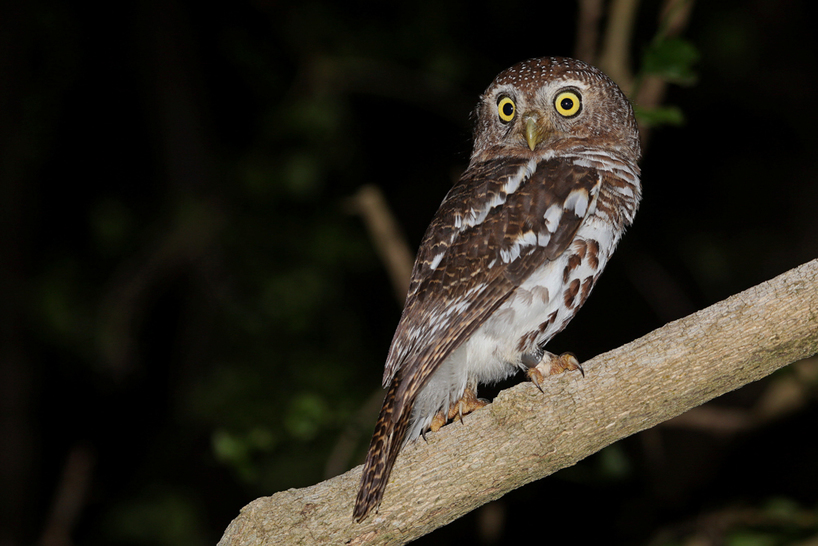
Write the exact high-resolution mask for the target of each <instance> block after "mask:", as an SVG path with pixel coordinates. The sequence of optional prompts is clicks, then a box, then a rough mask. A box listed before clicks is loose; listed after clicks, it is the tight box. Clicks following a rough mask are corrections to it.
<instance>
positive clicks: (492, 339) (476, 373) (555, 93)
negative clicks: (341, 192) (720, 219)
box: [353, 57, 641, 521]
mask: <svg viewBox="0 0 818 546" xmlns="http://www.w3.org/2000/svg"><path fill="white" fill-rule="evenodd" d="M476 113H477V124H476V128H475V143H474V150H473V152H472V155H471V161H470V163H469V166H468V168H467V170H466V172H465V173H463V175H462V176H461V178H460V180H459V181H458V182H457V183H456V184H455V186H454V187H453V188H452V189H451V190H450V191H449V193H448V195H446V198H445V199H444V200H443V203H442V204H441V206H440V209H439V210H438V211H437V213H436V214H435V217H434V218H433V219H432V223H431V225H430V226H429V228H428V229H427V231H426V234H425V236H424V238H423V241H422V243H421V246H420V250H419V251H418V256H417V260H416V262H415V266H414V269H413V271H412V280H411V284H410V287H409V294H408V296H407V299H406V304H405V307H404V310H403V315H402V317H401V320H400V323H399V324H398V327H397V330H396V332H395V336H394V338H393V340H392V345H391V348H390V350H389V355H388V357H387V360H386V369H385V372H384V376H383V384H384V386H385V387H388V391H387V394H386V398H385V400H384V404H383V408H382V410H381V414H380V416H379V418H378V422H377V424H376V427H375V433H374V435H373V438H372V442H371V444H370V447H369V453H368V454H367V458H366V462H365V465H364V470H363V476H362V478H361V488H360V490H359V492H358V497H357V500H356V503H355V509H354V512H353V517H354V518H355V519H356V520H358V521H360V520H361V519H363V518H365V517H366V516H367V515H368V514H369V512H370V511H371V510H373V509H374V508H376V507H377V506H378V505H379V504H380V501H381V498H382V497H383V492H384V489H385V488H386V483H387V481H388V479H389V474H390V472H391V469H392V466H393V465H394V462H395V459H396V457H397V454H398V452H399V450H400V449H401V448H402V447H403V445H404V444H405V443H406V442H407V441H409V440H412V439H414V438H417V437H418V436H419V435H420V434H421V433H423V432H424V431H425V430H427V429H428V428H429V427H430V425H431V424H432V421H433V419H434V418H435V415H439V414H441V412H442V414H443V415H444V416H445V415H447V414H450V409H451V408H453V407H456V404H458V402H459V401H460V400H461V398H463V397H464V394H466V393H474V392H476V389H477V385H478V384H480V383H492V382H496V381H499V380H502V379H504V378H506V377H508V376H510V375H511V374H513V373H515V372H516V371H518V370H529V369H531V368H532V367H533V366H536V365H537V364H538V363H542V362H544V361H545V360H546V359H547V356H546V355H548V353H545V351H544V346H545V344H546V343H547V342H548V341H549V340H550V339H551V337H552V336H553V335H554V334H556V333H557V332H559V331H561V330H562V329H563V328H564V327H565V325H566V324H567V323H568V321H570V320H571V318H573V316H574V314H575V313H576V311H577V310H578V309H579V307H581V306H582V304H583V303H584V302H585V300H586V298H587V297H588V294H589V293H590V291H591V289H592V288H593V286H594V283H595V282H596V280H597V278H598V277H599V274H600V273H601V272H602V269H603V268H604V266H605V264H606V262H607V260H608V258H609V257H610V255H611V254H612V253H613V251H614V248H615V247H616V245H617V243H618V241H619V239H620V237H621V235H622V234H623V233H624V230H625V228H626V227H627V226H628V225H630V223H631V222H632V221H633V217H634V214H635V213H636V209H637V207H638V204H639V199H640V196H641V186H640V181H639V168H638V167H637V162H638V160H639V158H640V153H641V152H640V148H639V136H638V131H637V128H636V122H635V120H634V117H633V111H632V109H631V106H630V104H629V102H628V100H627V98H626V97H625V96H624V94H623V93H622V92H621V91H620V90H619V88H618V87H617V86H616V84H614V83H613V82H612V81H611V80H610V79H609V78H607V77H606V76H605V75H604V74H603V73H602V72H600V71H599V70H597V69H596V68H593V67H591V66H589V65H587V64H585V63H582V62H580V61H575V60H572V59H564V58H555V57H550V58H541V59H531V60H528V61H524V62H522V63H519V64H517V65H515V66H513V67H511V68H509V69H508V70H505V71H503V72H502V73H500V74H499V75H498V76H497V78H496V79H495V80H494V82H493V83H492V84H491V86H489V88H488V89H487V90H486V92H485V93H484V94H483V95H482V96H481V99H480V103H479V105H478V108H477V112H476ZM540 377H541V376H540ZM444 419H445V417H444Z"/></svg>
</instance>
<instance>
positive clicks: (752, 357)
mask: <svg viewBox="0 0 818 546" xmlns="http://www.w3.org/2000/svg"><path fill="white" fill-rule="evenodd" d="M817 352H818V260H813V261H811V262H809V263H807V264H804V265H802V266H800V267H798V268H796V269H793V270H792V271H789V272H787V273H785V274H783V275H780V276H779V277H776V278H775V279H773V280H771V281H768V282H765V283H763V284H760V285H758V286H755V287H753V288H751V289H749V290H746V291H744V292H742V293H740V294H736V295H735V296H732V297H730V298H728V299H726V300H724V301H722V302H720V303H717V304H715V305H713V306H711V307H708V308H707V309H704V310H702V311H699V312H697V313H694V314H693V315H690V316H688V317H685V318H683V319H681V320H677V321H675V322H671V323H669V324H667V325H666V326H664V327H662V328H660V329H658V330H655V331H653V332H651V333H650V334H648V335H646V336H644V337H642V338H641V339H638V340H636V341H633V342H631V343H629V344H627V345H625V346H623V347H620V348H619V349H616V350H614V351H611V352H609V353H605V354H603V355H599V356H598V357H596V358H594V359H593V360H590V361H588V362H586V363H585V375H586V377H585V378H584V379H583V378H581V377H579V375H578V374H576V373H572V374H563V375H562V376H558V377H555V378H554V379H553V380H552V381H549V382H547V383H548V384H547V385H546V391H545V395H543V394H542V393H540V392H539V391H538V390H537V389H536V388H535V387H534V386H533V385H531V384H529V383H523V384H520V385H517V386H516V387H513V388H511V389H508V390H505V391H503V392H501V393H500V394H499V395H498V396H497V398H496V399H495V400H494V402H493V403H492V404H490V405H488V406H486V407H485V408H484V409H482V410H479V411H477V412H475V413H474V414H472V415H470V416H469V418H468V419H467V420H466V426H461V425H454V426H451V425H450V426H447V427H444V428H443V429H442V430H441V431H440V432H439V433H436V434H428V435H427V437H428V438H429V442H428V444H426V443H424V442H423V441H420V442H415V443H413V444H410V445H408V446H407V447H406V448H405V449H404V452H403V453H402V454H401V455H400V457H398V462H397V465H396V466H395V470H394V472H393V473H392V479H391V481H390V484H389V487H388V488H387V490H386V495H385V497H384V501H383V504H382V505H381V508H380V513H378V514H374V515H372V516H370V517H369V519H367V520H366V521H364V522H363V523H361V524H354V523H353V522H352V504H353V499H354V497H355V490H356V487H357V486H358V480H359V479H360V473H361V468H360V467H357V468H354V469H352V470H350V471H349V472H347V473H346V474H343V475H341V476H337V477H335V478H333V479H331V480H327V481H325V482H322V483H319V484H317V485H314V486H311V487H305V488H303V489H290V490H288V491H282V492H280V493H277V494H275V495H273V496H272V497H263V498H260V499H257V500H255V501H254V502H252V503H250V504H249V505H247V506H246V507H245V508H244V509H243V510H242V512H241V514H240V515H239V516H238V517H237V518H236V519H235V520H234V521H233V522H232V523H231V524H230V526H229V527H228V528H227V531H226V532H225V534H224V537H222V540H221V541H220V542H219V544H220V545H221V546H227V545H245V544H248V545H249V544H268V545H278V544H402V543H405V542H408V541H410V540H413V539H416V538H418V537H420V536H422V535H424V534H426V533H429V532H431V531H433V530H434V529H436V528H438V527H441V526H443V525H445V524H446V523H448V522H450V521H452V520H454V519H456V518H458V517H460V516H462V515H463V514H466V513H467V512H469V511H471V510H474V509H475V508H477V507H478V506H480V505H482V504H484V503H486V502H488V501H491V500H494V499H496V498H499V497H501V496H502V495H504V494H505V493H507V492H508V491H511V490H512V489H516V488H517V487H520V486H522V485H524V484H526V483H528V482H531V481H534V480H538V479H540V478H543V477H545V476H548V475H549V474H552V473H554V472H556V471H557V470H559V469H561V468H565V467H567V466H571V465H573V464H575V463H576V462H577V461H579V460H581V459H583V458H585V457H587V456H589V455H591V454H592V453H594V452H596V451H599V450H600V449H602V448H603V447H605V446H607V445H609V444H611V443H613V442H615V441H617V440H619V439H621V438H624V437H626V436H629V435H631V434H634V433H636V432H639V431H641V430H644V429H646V428H649V427H652V426H654V425H656V424H657V423H660V422H662V421H665V420H667V419H670V418H672V417H674V416H676V415H679V414H681V413H683V412H685V411H687V410H689V409H690V408H693V407H695V406H698V405H699V404H702V403H704V402H706V401H708V400H710V399H712V398H715V397H717V396H719V395H721V394H724V393H726V392H729V391H731V390H734V389H737V388H739V387H741V386H742V385H745V384H747V383H750V382H752V381H756V380H758V379H761V378H762V377H764V376H766V375H768V374H770V373H772V372H773V371H775V370H777V369H779V368H781V367H783V366H786V365H787V364H790V363H792V362H795V361H797V360H800V359H802V358H806V357H808V356H811V355H813V354H816V353H817Z"/></svg>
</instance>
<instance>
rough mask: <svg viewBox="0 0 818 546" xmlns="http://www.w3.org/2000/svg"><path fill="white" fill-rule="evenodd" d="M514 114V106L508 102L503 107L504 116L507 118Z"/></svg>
mask: <svg viewBox="0 0 818 546" xmlns="http://www.w3.org/2000/svg"><path fill="white" fill-rule="evenodd" d="M512 114H514V106H512V104H511V103H510V102H507V103H505V104H504V105H503V115H505V116H506V117H511V115H512Z"/></svg>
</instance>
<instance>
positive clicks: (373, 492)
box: [352, 378, 411, 523]
mask: <svg viewBox="0 0 818 546" xmlns="http://www.w3.org/2000/svg"><path fill="white" fill-rule="evenodd" d="M399 383H400V380H399V379H398V378H395V379H394V380H393V381H392V383H391V384H390V385H389V390H388V391H387V392H386V398H384V401H383V407H382V408H381V414H380V416H379V417H378V422H377V423H376V424H375V433H374V434H373V435H372V442H370V444H369V452H368V453H367V454H366V462H365V463H364V470H363V473H362V474H361V487H360V489H359V490H358V497H357V498H356V499H355V509H354V510H353V512H352V517H353V519H354V520H355V521H356V522H359V523H360V522H361V521H363V520H364V519H366V517H367V516H368V515H369V513H370V512H371V511H372V510H375V509H377V508H378V505H379V504H380V503H381V499H382V498H383V492H384V490H385V489H386V483H387V482H388V481H389V475H390V474H391V473H392V467H393V466H394V465H395V460H396V459H397V458H398V452H399V451H400V449H401V447H403V442H404V439H405V438H406V431H407V430H408V428H409V417H410V414H411V404H409V405H408V408H407V405H406V404H402V405H401V407H402V411H401V415H397V416H396V415H394V411H395V395H396V393H397V392H398V385H399Z"/></svg>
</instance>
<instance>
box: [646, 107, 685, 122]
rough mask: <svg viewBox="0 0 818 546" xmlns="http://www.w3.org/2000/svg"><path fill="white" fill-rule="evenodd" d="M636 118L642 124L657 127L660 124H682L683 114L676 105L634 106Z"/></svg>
mask: <svg viewBox="0 0 818 546" xmlns="http://www.w3.org/2000/svg"><path fill="white" fill-rule="evenodd" d="M634 112H635V113H636V118H637V119H638V120H639V122H640V123H642V124H643V125H647V126H648V127H658V126H660V125H682V124H683V123H684V121H685V119H684V114H683V113H682V111H681V110H680V109H679V108H678V107H677V106H660V107H658V108H639V107H638V106H636V107H634Z"/></svg>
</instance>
